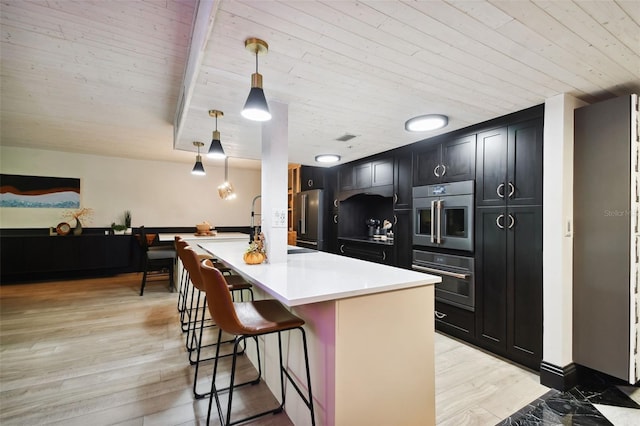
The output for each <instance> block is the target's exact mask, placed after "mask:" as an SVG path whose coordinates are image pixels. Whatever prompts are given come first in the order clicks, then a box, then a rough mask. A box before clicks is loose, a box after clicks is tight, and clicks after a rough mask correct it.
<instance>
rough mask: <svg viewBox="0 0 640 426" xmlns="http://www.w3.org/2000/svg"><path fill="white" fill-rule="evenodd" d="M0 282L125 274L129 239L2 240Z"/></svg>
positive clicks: (130, 255)
mask: <svg viewBox="0 0 640 426" xmlns="http://www.w3.org/2000/svg"><path fill="white" fill-rule="evenodd" d="M0 241H1V248H0V249H1V252H0V254H1V260H2V282H3V283H6V282H12V281H25V280H43V279H45V280H46V279H48V278H71V277H75V276H87V275H92V274H96V275H99V274H106V273H109V272H114V273H117V272H122V271H126V270H128V269H129V268H130V267H131V265H132V263H133V258H134V249H135V247H136V246H135V244H134V243H135V241H134V238H133V237H132V236H131V235H81V236H64V237H63V236H48V235H27V236H3V237H2V238H0Z"/></svg>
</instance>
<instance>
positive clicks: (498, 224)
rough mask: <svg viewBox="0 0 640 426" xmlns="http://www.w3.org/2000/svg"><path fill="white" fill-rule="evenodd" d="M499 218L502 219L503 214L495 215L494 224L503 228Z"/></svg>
mask: <svg viewBox="0 0 640 426" xmlns="http://www.w3.org/2000/svg"><path fill="white" fill-rule="evenodd" d="M500 219H504V215H503V214H501V215H500V216H498V217H496V226H497V227H498V228H500V229H504V225H500Z"/></svg>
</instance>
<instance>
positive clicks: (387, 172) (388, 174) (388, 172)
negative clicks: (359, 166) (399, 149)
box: [371, 158, 393, 186]
mask: <svg viewBox="0 0 640 426" xmlns="http://www.w3.org/2000/svg"><path fill="white" fill-rule="evenodd" d="M382 185H393V158H387V159H384V160H378V161H373V162H372V163H371V186H382Z"/></svg>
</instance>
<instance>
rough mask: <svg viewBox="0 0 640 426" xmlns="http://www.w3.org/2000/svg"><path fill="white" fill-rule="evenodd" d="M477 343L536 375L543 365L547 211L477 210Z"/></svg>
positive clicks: (514, 208) (527, 208) (534, 208)
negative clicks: (544, 253)
mask: <svg viewBox="0 0 640 426" xmlns="http://www.w3.org/2000/svg"><path fill="white" fill-rule="evenodd" d="M476 325H477V333H476V337H477V340H478V342H479V344H480V345H482V346H484V347H486V348H488V349H490V350H492V351H494V352H496V353H498V354H501V355H504V356H506V357H507V358H510V359H512V360H514V361H516V362H518V363H520V364H523V365H526V366H528V367H530V368H533V369H535V370H537V369H539V367H540V361H541V359H542V206H503V207H479V208H477V209H476Z"/></svg>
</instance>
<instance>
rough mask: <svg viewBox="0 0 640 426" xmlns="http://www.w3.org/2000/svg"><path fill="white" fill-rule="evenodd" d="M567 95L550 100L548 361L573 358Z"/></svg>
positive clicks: (570, 101) (571, 103) (571, 105)
mask: <svg viewBox="0 0 640 426" xmlns="http://www.w3.org/2000/svg"><path fill="white" fill-rule="evenodd" d="M583 105H585V103H584V102H583V101H580V100H578V99H576V98H574V97H572V96H570V95H566V94H562V95H558V96H555V97H553V98H549V99H547V100H546V102H545V113H544V154H543V155H544V157H543V158H544V162H543V164H544V174H543V176H544V177H543V194H544V196H543V226H544V228H543V237H542V238H543V247H542V251H543V255H542V259H543V265H544V266H543V274H542V277H543V306H544V308H543V309H544V312H543V330H544V333H543V356H542V359H543V361H545V362H547V363H550V364H553V365H555V366H558V367H565V366H567V365H569V364H571V362H572V361H573V350H572V345H573V338H572V336H573V320H572V315H573V308H572V305H573V297H572V295H573V235H572V233H571V231H572V227H573V133H574V132H573V121H574V120H573V111H574V109H576V108H578V107H581V106H583Z"/></svg>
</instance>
